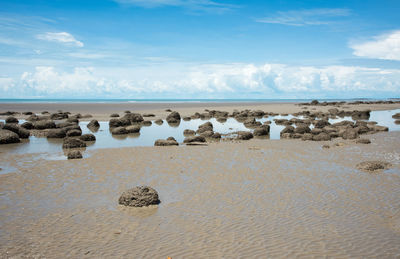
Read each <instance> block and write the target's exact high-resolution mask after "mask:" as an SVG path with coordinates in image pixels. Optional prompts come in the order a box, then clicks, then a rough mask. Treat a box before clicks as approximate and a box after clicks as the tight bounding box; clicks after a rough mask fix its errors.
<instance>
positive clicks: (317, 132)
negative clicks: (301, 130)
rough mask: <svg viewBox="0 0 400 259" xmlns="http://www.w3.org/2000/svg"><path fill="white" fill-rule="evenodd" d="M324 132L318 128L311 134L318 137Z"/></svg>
mask: <svg viewBox="0 0 400 259" xmlns="http://www.w3.org/2000/svg"><path fill="white" fill-rule="evenodd" d="M322 132H323V130H322V129H318V128H313V129H312V130H311V134H313V135H318V134H320V133H322Z"/></svg>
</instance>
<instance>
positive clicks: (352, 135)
mask: <svg viewBox="0 0 400 259" xmlns="http://www.w3.org/2000/svg"><path fill="white" fill-rule="evenodd" d="M340 135H341V137H342V138H343V139H356V138H358V131H357V130H356V129H352V128H349V129H346V130H345V131H344V132H343V133H342V134H340Z"/></svg>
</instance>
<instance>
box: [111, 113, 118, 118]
mask: <svg viewBox="0 0 400 259" xmlns="http://www.w3.org/2000/svg"><path fill="white" fill-rule="evenodd" d="M110 117H111V118H118V117H119V114H118V113H113V114H111V115H110Z"/></svg>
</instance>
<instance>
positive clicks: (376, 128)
mask: <svg viewBox="0 0 400 259" xmlns="http://www.w3.org/2000/svg"><path fill="white" fill-rule="evenodd" d="M373 130H374V131H377V132H378V131H389V128H388V127H385V126H379V125H375V126H374V127H373Z"/></svg>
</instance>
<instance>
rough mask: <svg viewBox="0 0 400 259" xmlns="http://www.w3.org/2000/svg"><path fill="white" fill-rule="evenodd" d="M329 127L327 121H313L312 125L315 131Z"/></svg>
mask: <svg viewBox="0 0 400 259" xmlns="http://www.w3.org/2000/svg"><path fill="white" fill-rule="evenodd" d="M329 125H331V124H330V123H329V122H328V121H327V120H318V121H315V123H314V127H315V128H317V129H322V128H324V127H325V126H329Z"/></svg>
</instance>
